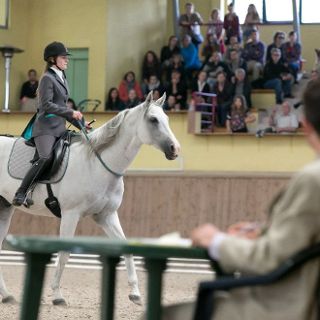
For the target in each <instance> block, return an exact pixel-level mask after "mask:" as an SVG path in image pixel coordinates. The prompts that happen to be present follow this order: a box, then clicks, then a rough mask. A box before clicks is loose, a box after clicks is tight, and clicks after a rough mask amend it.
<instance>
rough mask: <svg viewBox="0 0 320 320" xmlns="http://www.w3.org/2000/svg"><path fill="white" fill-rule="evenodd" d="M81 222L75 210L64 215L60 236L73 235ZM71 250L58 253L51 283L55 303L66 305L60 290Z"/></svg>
mask: <svg viewBox="0 0 320 320" xmlns="http://www.w3.org/2000/svg"><path fill="white" fill-rule="evenodd" d="M78 222H79V216H78V215H77V214H75V213H74V212H67V213H65V214H64V215H62V218H61V223H60V237H73V236H74V233H75V231H76V228H77V224H78ZM69 256H70V254H69V252H59V254H58V264H57V267H56V271H55V275H54V279H53V281H52V284H51V289H52V290H53V300H52V303H53V304H54V305H66V301H65V299H64V298H63V296H62V294H61V291H60V281H61V276H62V272H63V270H64V267H65V265H66V263H67V262H68V259H69Z"/></svg>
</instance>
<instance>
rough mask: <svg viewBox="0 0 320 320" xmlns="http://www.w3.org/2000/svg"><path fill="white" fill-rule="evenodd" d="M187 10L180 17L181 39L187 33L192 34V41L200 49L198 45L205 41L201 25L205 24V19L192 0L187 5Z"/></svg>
mask: <svg viewBox="0 0 320 320" xmlns="http://www.w3.org/2000/svg"><path fill="white" fill-rule="evenodd" d="M185 9H186V12H185V13H184V14H182V15H181V16H180V18H179V25H180V39H184V37H185V36H186V35H188V36H190V37H191V39H192V43H193V44H194V46H195V48H196V49H197V50H198V46H199V44H200V43H202V42H203V36H202V34H201V30H200V25H202V24H203V19H202V17H201V15H200V13H198V12H196V11H195V8H194V5H193V3H191V2H188V3H186V5H185Z"/></svg>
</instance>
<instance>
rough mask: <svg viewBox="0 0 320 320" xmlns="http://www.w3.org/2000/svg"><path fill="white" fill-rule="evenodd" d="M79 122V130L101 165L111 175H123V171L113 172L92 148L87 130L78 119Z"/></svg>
mask: <svg viewBox="0 0 320 320" xmlns="http://www.w3.org/2000/svg"><path fill="white" fill-rule="evenodd" d="M78 123H79V126H80V128H81V131H82V133H83V135H84V136H85V138H86V140H87V141H88V144H89V145H90V147H91V149H92V151H93V152H94V154H95V155H96V157H97V158H98V160H99V161H100V163H101V164H102V165H103V167H104V168H105V169H106V170H107V171H109V172H110V173H112V174H113V175H115V176H116V177H118V178H120V177H123V173H118V172H115V171H113V170H112V169H110V168H109V166H108V165H107V164H106V163H105V162H104V161H103V160H102V158H101V156H100V154H99V153H98V152H97V151H96V150H95V149H94V147H93V146H92V144H91V141H90V139H89V137H88V135H87V132H86V129H85V127H84V126H83V125H82V123H81V122H80V121H78Z"/></svg>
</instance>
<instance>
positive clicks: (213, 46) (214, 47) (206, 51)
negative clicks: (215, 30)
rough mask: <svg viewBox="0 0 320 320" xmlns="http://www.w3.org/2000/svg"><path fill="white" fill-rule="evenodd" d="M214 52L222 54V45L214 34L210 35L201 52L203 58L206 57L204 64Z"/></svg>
mask: <svg viewBox="0 0 320 320" xmlns="http://www.w3.org/2000/svg"><path fill="white" fill-rule="evenodd" d="M213 52H220V44H219V42H218V41H217V39H215V37H214V35H213V34H208V35H207V37H206V40H205V42H204V44H203V48H202V51H201V56H202V57H204V60H203V61H204V63H206V62H207V61H208V59H209V58H210V57H211V55H212V53H213Z"/></svg>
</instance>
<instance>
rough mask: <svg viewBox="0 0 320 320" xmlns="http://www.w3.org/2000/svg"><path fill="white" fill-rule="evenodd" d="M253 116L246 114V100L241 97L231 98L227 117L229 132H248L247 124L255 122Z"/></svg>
mask: <svg viewBox="0 0 320 320" xmlns="http://www.w3.org/2000/svg"><path fill="white" fill-rule="evenodd" d="M255 119H256V118H255V116H254V115H252V114H250V113H248V110H247V105H246V99H245V97H244V96H242V95H236V96H235V97H234V98H233V102H232V105H231V110H230V114H229V115H228V116H227V129H228V131H229V132H233V133H236V132H248V128H247V123H251V122H253V121H255Z"/></svg>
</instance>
